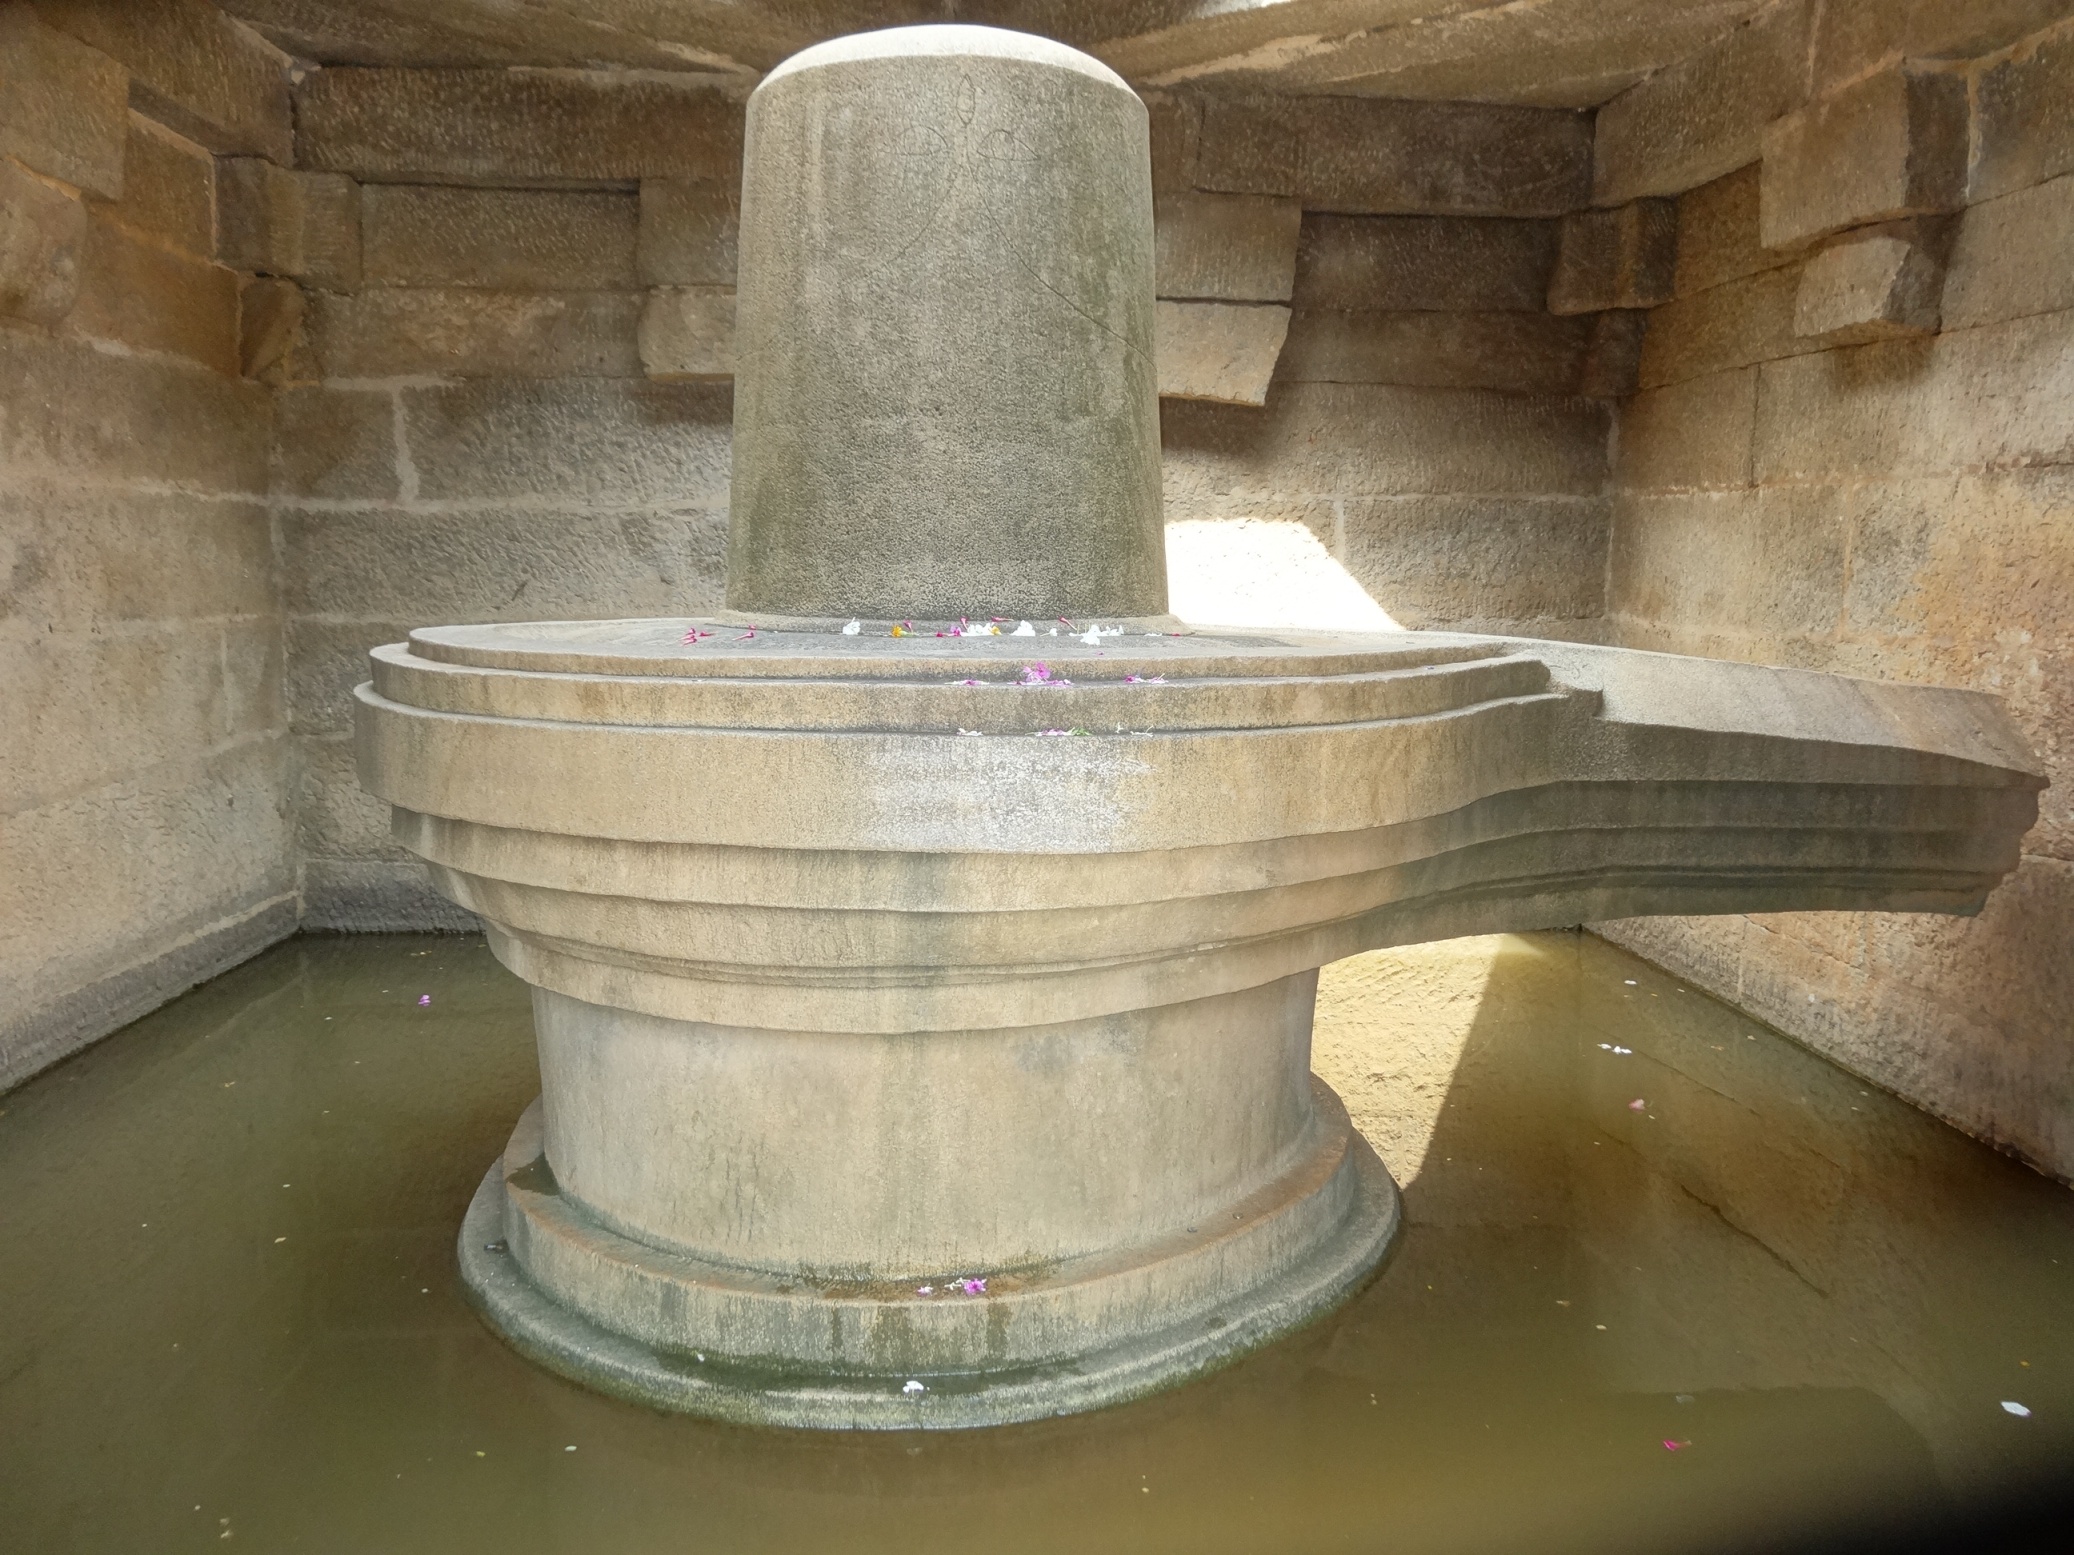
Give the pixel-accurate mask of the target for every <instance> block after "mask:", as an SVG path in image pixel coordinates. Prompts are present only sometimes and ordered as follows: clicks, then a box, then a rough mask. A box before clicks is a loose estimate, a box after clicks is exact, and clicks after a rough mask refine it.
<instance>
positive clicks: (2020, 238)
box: [1944, 175, 2074, 329]
mask: <svg viewBox="0 0 2074 1555" xmlns="http://www.w3.org/2000/svg"><path fill="white" fill-rule="evenodd" d="M2069 254H2074V175H2065V176H2062V177H2059V178H2055V179H2052V180H2050V181H2049V182H2046V183H2042V184H2035V185H2033V186H2032V187H2031V188H2028V189H2020V190H2018V191H2017V192H2016V193H2015V194H2006V195H2004V196H2002V198H2000V199H1999V200H1990V201H1988V202H1987V203H1986V204H1984V205H1976V206H1973V207H1972V208H1971V209H1970V210H1968V211H1967V212H1966V214H1965V215H1964V216H1962V217H1961V218H1960V219H1959V231H1958V236H1957V239H1956V241H1955V242H1954V243H1953V245H1952V260H1951V268H1950V270H1949V271H1948V272H1947V273H1946V276H1945V282H1944V324H1945V328H1947V329H1969V328H1971V327H1972V326H1974V325H1976V324H1992V323H1994V322H1996V321H1997V320H1999V319H2013V318H2020V317H2022V316H2023V315H2024V314H2027V313H2053V312H2057V311H2059V310H2060V309H2063V308H2074V265H2070V264H2069V263H2068V262H2067V256H2068V255H2069Z"/></svg>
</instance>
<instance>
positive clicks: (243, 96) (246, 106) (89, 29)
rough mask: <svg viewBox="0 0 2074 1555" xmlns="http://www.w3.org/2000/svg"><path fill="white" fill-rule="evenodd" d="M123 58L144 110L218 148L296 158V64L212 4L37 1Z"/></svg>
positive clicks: (198, 0) (57, 20)
mask: <svg viewBox="0 0 2074 1555" xmlns="http://www.w3.org/2000/svg"><path fill="white" fill-rule="evenodd" d="M37 9H38V10H40V11H41V12H42V13H43V14H44V16H45V17H47V18H48V19H49V20H50V21H51V22H52V23H53V24H54V25H56V26H59V27H62V28H63V29H64V30H65V31H67V32H69V33H71V34H73V35H74V36H75V37H78V38H80V39H82V40H84V41H85V42H87V43H90V44H92V45H93V46H94V47H95V48H97V49H99V50H100V51H101V52H102V53H104V54H107V55H109V56H110V57H111V58H113V59H116V60H119V61H121V62H122V64H123V65H124V66H126V67H127V68H128V70H129V73H130V78H131V90H132V92H133V94H134V95H135V97H136V98H137V102H138V106H139V107H141V108H143V109H144V110H145V111H146V112H147V113H149V114H150V115H151V116H152V117H153V118H155V119H158V120H161V121H162V122H164V123H166V124H169V125H171V126H172V127H173V128H174V129H176V130H179V131H180V132H181V133H182V134H184V135H186V136H188V137H190V138H191V139H194V140H197V141H200V142H201V143H202V144H203V145H205V146H207V147H208V148H209V149H210V150H211V151H216V152H228V153H245V154H248V155H251V156H261V157H271V158H273V159H274V160H275V161H276V162H282V163H286V162H290V161H293V160H294V150H295V148H294V136H293V132H292V128H291V123H290V116H289V105H288V57H287V56H286V55H285V54H283V53H282V52H281V51H280V50H279V49H277V48H275V47H274V46H273V45H272V44H270V43H268V42H266V41H265V40H264V39H262V38H261V37H260V36H259V35H258V34H257V33H255V32H253V31H252V30H251V29H250V28H248V27H245V26H243V25H241V24H239V23H237V22H234V21H232V20H231V19H230V18H229V17H227V16H225V15H224V14H223V12H222V11H220V10H218V9H217V8H216V7H215V6H213V5H210V4H208V3H207V0H122V3H121V4H119V5H109V4H106V3H104V0H37Z"/></svg>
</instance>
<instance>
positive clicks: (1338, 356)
mask: <svg viewBox="0 0 2074 1555" xmlns="http://www.w3.org/2000/svg"><path fill="white" fill-rule="evenodd" d="M1589 329H1590V326H1589V324H1588V323H1587V321H1585V320H1583V319H1567V318H1555V317H1553V316H1551V315H1549V314H1546V313H1439V312H1417V313H1327V312H1319V311H1316V310H1312V309H1299V310H1297V312H1296V314H1295V316H1294V318H1293V319H1292V320H1291V321H1290V325H1289V340H1288V343H1287V344H1286V345H1285V346H1284V347H1283V348H1282V355H1281V359H1280V361H1279V362H1278V363H1277V364H1276V366H1275V377H1276V378H1277V379H1280V380H1282V381H1284V382H1288V383H1397V384H1408V385H1417V386H1425V387H1429V388H1449V389H1511V390H1515V391H1518V392H1522V393H1531V394H1573V393H1576V392H1577V388H1578V380H1579V373H1580V370H1581V368H1582V366H1583V361H1584V354H1585V349H1586V342H1587V337H1588V334H1589Z"/></svg>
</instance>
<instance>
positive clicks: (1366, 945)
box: [358, 27, 2041, 1427]
mask: <svg viewBox="0 0 2074 1555" xmlns="http://www.w3.org/2000/svg"><path fill="white" fill-rule="evenodd" d="M739 306H740V350H741V359H740V366H739V372H738V383H737V389H736V401H735V404H736V412H735V436H734V461H735V462H734V485H733V514H732V528H731V534H730V542H729V556H728V604H729V610H728V611H727V612H724V613H722V614H721V615H720V616H718V617H716V618H713V619H707V620H699V621H690V620H647V621H640V620H632V621H591V622H563V623H545V624H525V625H492V626H452V627H441V628H435V629H431V630H425V631H418V632H414V633H412V634H411V637H410V640H409V641H408V642H405V643H399V644H395V645H392V646H389V647H384V648H380V649H377V650H376V651H375V653H374V654H373V679H372V681H371V683H369V684H368V685H364V686H362V687H361V688H360V690H359V693H358V696H359V741H360V745H359V753H360V770H361V773H362V778H363V781H364V783H365V784H366V786H367V787H368V788H369V789H370V790H371V791H373V792H374V793H375V794H377V795H379V796H381V797H382V798H383V799H385V800H387V801H388V802H389V803H390V804H391V805H392V806H393V810H394V832H395V836H396V837H397V839H398V840H399V841H400V842H401V843H403V844H404V845H405V846H407V847H408V848H410V849H411V850H413V851H414V852H416V853H417V854H419V855H420V856H421V857H423V858H424V859H425V860H426V861H427V862H428V863H429V865H430V866H431V869H432V873H433V877H434V879H435V880H436V881H437V882H438V884H439V886H440V887H441V889H442V890H443V891H445V892H446V894H447V895H448V896H450V897H451V898H452V899H453V900H454V901H456V902H458V903H460V904H461V905H463V906H465V907H467V908H469V909H471V910H473V911H475V912H476V913H478V914H480V915H481V916H482V918H483V920H484V922H485V924H486V925H487V928H488V932H489V937H490V942H491V944H492V946H493V947H494V949H495V951H496V954H497V955H498V957H499V958H500V959H501V960H502V961H503V962H504V964H505V965H506V966H508V967H510V968H511V969H512V970H513V971H514V972H516V973H517V974H518V975H519V976H521V977H523V978H524V979H525V980H526V981H527V982H528V983H530V984H531V985H532V987H533V1001H534V1014H535V1023H536V1027H537V1033H538V1039H539V1046H540V1061H541V1076H542V1096H541V1100H540V1102H539V1104H538V1105H537V1106H535V1107H534V1108H533V1109H531V1110H529V1111H528V1112H527V1114H526V1115H525V1116H524V1118H522V1119H521V1120H520V1122H519V1125H518V1129H517V1131H516V1133H514V1134H513V1136H512V1139H511V1143H510V1146H509V1148H508V1149H507V1150H506V1152H505V1155H504V1158H503V1159H502V1160H501V1161H500V1162H498V1163H497V1164H496V1165H495V1166H493V1167H492V1169H491V1171H490V1173H489V1175H488V1176H487V1177H486V1179H485V1180H484V1182H483V1185H482V1188H481V1190H480V1192H479V1193H478V1194H477V1196H476V1198H475V1201H474V1203H473V1205H472V1206H471V1207H470V1209H469V1211H468V1214H467V1219H466V1222H465V1224H464V1226H463V1229H462V1233H461V1239H460V1256H461V1266H462V1270H463V1274H464V1276H465V1278H466V1281H467V1284H468V1286H469V1288H470V1290H471V1291H472V1292H473V1294H474V1296H475V1298H476V1300H477V1302H478V1303H479V1305H480V1307H481V1309H482V1311H483V1312H484V1314H485V1316H486V1317H487V1318H488V1320H489V1321H490V1323H491V1324H492V1325H493V1326H495V1327H496V1328H497V1329H498V1331H499V1332H501V1333H502V1334H504V1335H505V1336H506V1337H507V1338H508V1339H510V1340H511V1342H512V1343H513V1344H515V1345H516V1346H518V1347H519V1348H520V1349H521V1350H522V1351H524V1352H525V1353H526V1354H528V1355H530V1356H532V1357H534V1358H536V1359H537V1360H539V1361H541V1362H542V1363H544V1364H546V1365H548V1366H551V1367H553V1368H555V1369H557V1370H559V1371H562V1372H564V1373H566V1374H568V1375H570V1376H572V1377H575V1378H578V1379H580V1380H582V1381H584V1382H587V1383H590V1384H592V1385H594V1386H596V1387H599V1388H602V1389H605V1390H607V1391H610V1392H614V1393H618V1394H621V1395H623V1396H626V1397H629V1398H634V1399H638V1400H641V1401H643V1402H646V1403H650V1404H654V1405H658V1406H661V1407H664V1408H669V1409H680V1410H688V1411H693V1412H698V1413H703V1414H710V1415H715V1416H721V1417H725V1418H731V1419H738V1420H745V1421H763V1422H774V1423H783V1424H792V1425H814V1426H865V1427H901V1426H964V1425H981V1424H990V1423H995V1422H1001V1421H1009V1420H1018V1419H1026V1418H1031V1417H1035V1416H1041V1415H1051V1414H1059V1413H1065V1412H1069V1411H1073V1410H1081V1409H1088V1408H1092V1407H1095V1406H1098V1405H1102V1404H1105V1403H1109V1402H1113V1401H1116V1400H1119V1399H1124V1398H1129V1397H1132V1396H1135V1395H1138V1394H1142V1393H1145V1392H1147V1391H1150V1390H1152V1389H1154V1388H1158V1387H1162V1386H1165V1385H1167V1384H1170V1383H1174V1382H1178V1381H1180V1380H1182V1379H1185V1378H1187V1377H1189V1376H1192V1375H1195V1374H1197V1373H1199V1372H1201V1371H1203V1370H1204V1369H1206V1368H1208V1367H1212V1366H1214V1365H1217V1364H1219V1363H1220V1362H1222V1361H1225V1360H1227V1359H1229V1358H1231V1357H1233V1356H1236V1355H1238V1354H1240V1353H1242V1352H1244V1351H1246V1350H1247V1349H1250V1348H1252V1347H1255V1346H1258V1345H1261V1344H1263V1343H1266V1342H1267V1341H1269V1340H1271V1339H1273V1338H1274V1337H1275V1336H1276V1335H1278V1334H1281V1333H1284V1332H1286V1331H1287V1330H1289V1329H1290V1328H1292V1327H1294V1326H1295V1325H1298V1324H1301V1323H1303V1322H1305V1321H1306V1320H1308V1319H1310V1318H1312V1317H1314V1316H1315V1315H1317V1314H1319V1313H1320V1312H1322V1311H1324V1310H1326V1309H1328V1308H1329V1307H1331V1306H1332V1305H1334V1304H1335V1303H1337V1302H1339V1301H1340V1300H1341V1299H1343V1298H1344V1297H1345V1296H1346V1295H1347V1294H1348V1293H1349V1292H1351V1291H1352V1290H1354V1289H1355V1288H1356V1287H1357V1286H1358V1285H1359V1284H1360V1283H1361V1281H1362V1280H1363V1279H1364V1278H1365V1277H1366V1276H1367V1275H1369V1274H1370V1273H1371V1272H1372V1271H1373V1270H1374V1269H1375V1268H1376V1267H1377V1266H1378V1264H1379V1262H1380V1260H1381V1259H1382V1257H1383V1255H1384V1253H1385V1252H1386V1250H1387V1249H1388V1247H1389V1245H1390V1242H1391V1239H1392V1238H1393V1236H1395V1235H1396V1234H1397V1233H1398V1225H1399V1212H1398V1201H1397V1193H1396V1189H1395V1187H1394V1186H1393V1184H1392V1183H1391V1181H1390V1178H1389V1175H1388V1173H1387V1172H1386V1171H1385V1170H1384V1169H1383V1166H1382V1164H1381V1163H1380V1162H1379V1161H1378V1160H1377V1158H1376V1156H1375V1154H1374V1152H1373V1151H1371V1150H1370V1148H1369V1147H1368V1145H1367V1144H1366V1143H1365V1142H1364V1141H1363V1140H1362V1138H1361V1137H1360V1135H1359V1134H1358V1133H1356V1132H1355V1131H1354V1130H1353V1129H1352V1128H1351V1127H1350V1126H1349V1124H1348V1121H1347V1116H1346V1113H1345V1111H1344V1109H1343V1108H1342V1107H1341V1105H1340V1103H1339V1100H1338V1098H1337V1097H1336V1096H1334V1095H1333V1093H1332V1092H1331V1090H1330V1089H1328V1088H1327V1087H1326V1086H1324V1085H1323V1084H1322V1083H1320V1082H1319V1081H1317V1080H1315V1079H1314V1078H1313V1077H1312V1076H1311V1074H1310V1065H1309V1045H1310V1033H1311V1012H1312V1000H1313V994H1314V991H1315V987H1316V981H1317V968H1318V967H1319V966H1321V965H1323V964H1324V963H1326V962H1329V961H1333V960H1336V959H1338V958H1340V957H1343V956H1348V955H1351V954H1354V953H1356V952H1358V951H1362V950H1367V949H1371V948H1374V947H1378V946H1385V945H1393V944H1404V943H1408V942H1412V941H1418V940H1427V939H1438V938H1445V937H1450V936H1455V935H1462V934H1471V933H1485V932H1490V931H1494V930H1513V929H1529V928H1536V927H1543V926H1550V925H1561V924H1574V923H1577V922H1580V921H1584V920H1592V919H1600V918H1612V917H1631V916H1636V915H1641V914H1651V913H1719V912H1743V911H1778V910H1785V909H1809V908H1813V909H1864V908H1880V909H1889V910H1907V911H1930V912H1970V911H1973V910H1975V909H1977V908H1978V906H1979V905H1980V903H1981V901H1982V900H1983V898H1984V897H1985V895H1986V894H1987V892H1988V891H1989V890H1991V889H1992V888H1993V887H1994V886H1995V884H1996V883H1997V882H1998V881H1999V880H2000V879H2001V878H2002V876H2003V875H2004V874H2006V873H2007V872H2008V871H2009V870H2010V869H2011V868H2013V867H2014V866H2015V864H2016V861H2017V844H2018V839H2019V838H2020V837H2021V835H2022V834H2023V832H2024V831H2025V829H2026V828H2027V827H2028V826H2029V825H2030V823H2031V821H2032V819H2033V817H2034V815H2035V811H2036V792H2037V790H2038V789H2039V787H2040V786H2041V780H2040V778H2039V776H2038V775H2037V770H2036V766H2035V764H2034V762H2033V760H2032V758H2031V756H2030V754H2029V752H2028V751H2027V750H2026V749H2025V747H2024V745H2023V742H2022V740H2021V739H2020V738H2019V737H2018V735H2017V734H2016V733H2015V732H2014V730H2013V728H2012V726H2011V724H2010V723H2009V721H2008V720H2007V718H2006V717H2005V715H2004V713H2003V711H2002V709H2001V706H2000V704H1999V703H1998V702H1996V701H1995V700H1993V699H1992V698H1988V697H1985V696H1981V695H1977V694H1973V693H1967V692H1960V691H1949V690H1940V689H1933V688H1925V687H1902V686H1890V685H1883V684H1877V683H1873V682H1868V681H1859V680H1851V679H1845V678H1842V677H1836V676H1828V675H1819V674H1812V673H1805V672H1799V671H1793V670H1783V669H1772V668H1765V667H1761V666H1756V665H1749V664H1730V663H1716V662H1711V661H1705V660H1697V659H1688V658H1678V657H1672V656H1667V655H1660V654H1650V653H1640V652H1632V651H1622V650H1616V649H1609V648H1600V647H1593V646H1587V645H1580V644H1572V643H1550V642H1535V641H1525V640H1516V639H1500V638H1490V637H1471V636H1460V635H1441V634H1431V633H1417V632H1411V633H1393V634H1375V635H1365V636H1363V635H1347V634H1326V633H1299V632H1286V633H1285V632H1267V631H1249V632H1244V633H1238V632H1219V631H1215V630H1194V629H1186V628H1183V627H1181V625H1180V624H1179V623H1178V622H1175V621H1173V620H1172V619H1170V618H1168V617H1166V616H1165V615H1163V614H1162V612H1163V611H1164V610H1165V608H1166V590H1165V581H1164V567H1163V562H1162V552H1161V527H1160V505H1159V504H1160V494H1159V437H1158V407H1157V400H1156V398H1155V385H1154V380H1153V372H1152V365H1151V343H1152V342H1151V331H1152V320H1153V287H1152V203H1151V189H1150V174H1149V164H1148V152H1147V131H1146V115H1145V110H1144V108H1143V106H1142V104H1141V103H1140V102H1139V101H1138V99H1137V98H1136V97H1135V96H1134V95H1133V94H1132V93H1131V91H1130V90H1129V88H1127V87H1126V86H1125V85H1124V83H1123V82H1122V81H1121V80H1120V79H1118V78H1117V77H1116V76H1115V75H1114V74H1112V73H1111V72H1110V71H1109V70H1108V69H1107V68H1106V67H1104V66H1102V65H1101V64H1099V63H1097V62H1096V61H1094V60H1093V59H1090V58H1088V57H1087V56H1085V55H1082V54H1079V53H1077V52H1075V51H1073V50H1071V49H1068V48H1065V47H1063V46H1061V45H1058V44H1054V43H1050V42H1045V41H1042V40H1039V39H1035V38H1030V37H1025V36H1022V35H1020V34H1015V33H1008V32H1001V31H995V30H991V29H985V28H973V27H920V28H906V29H898V30H893V31H888V32H881V33H873V34H866V35H862V36H859V37H853V38H846V39H841V40H838V41H836V42H833V43H829V44H824V45H821V46H819V47H816V48H812V49H808V50H807V51H805V52H804V53H802V54H799V55H797V56H795V57H794V58H793V59H792V60H791V61H789V62H788V63H787V64H785V65H783V66H781V67H780V68H779V69H777V70H776V71H774V72H773V73H772V74H771V75H770V76H769V77H768V78H767V79H766V80H765V81H764V82H763V84H762V85H761V86H760V87H759V88H758V89H757V91H756V93H755V94H754V96H753V97H752V98H751V99H750V105H749V120H748V152H747V159H746V164H745V174H744V188H743V199H742V225H741V280H740V303H739ZM961 617H963V618H969V620H970V621H976V622H988V621H990V619H991V618H996V617H999V618H1002V619H1003V621H1004V625H1003V628H1002V635H993V634H979V633H971V634H965V633H953V634H950V635H938V634H939V633H946V632H948V631H949V628H950V627H951V626H953V625H955V624H956V623H958V622H959V621H960V619H961ZM1061 617H1063V618H1065V624H1064V625H1061V626H1060V627H1059V630H1058V632H1057V635H1051V634H1050V632H1049V630H1048V629H1049V628H1050V627H1051V626H1052V625H1053V624H1054V623H1056V622H1057V621H1058V620H1059V618H1061ZM932 618H933V619H932ZM1024 618H1028V619H1030V620H1031V621H1033V622H1034V623H1036V629H1037V630H1038V631H1039V632H1040V633H1041V640H1040V641H1039V642H1032V641H1030V640H1029V638H1028V636H1021V637H1018V636H1014V635H1010V634H1011V633H1012V632H1014V631H1017V630H1019V626H1018V625H1017V623H1019V622H1020V621H1021V620H1022V619H1024ZM916 622H920V625H916V624H915V623H916ZM1097 625H1099V626H1101V627H1103V628H1118V627H1120V628H1122V631H1121V632H1112V633H1111V634H1109V635H1103V634H1101V633H1097V632H1092V631H1091V630H1090V629H1091V628H1092V627H1094V626H1097ZM752 628H753V630H752ZM896 628H898V630H897V631H896ZM1040 661H1041V663H1042V664H1043V666H1044V668H1043V670H1042V672H1041V673H1038V672H1035V671H1033V666H1034V665H1036V664H1038V663H1039V662H1040ZM974 734H977V735H979V736H981V737H979V738H974V737H973V735H974ZM1061 734H1063V735H1066V736H1069V737H1064V738H1030V737H1029V736H1041V735H1054V736H1057V735H1061Z"/></svg>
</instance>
